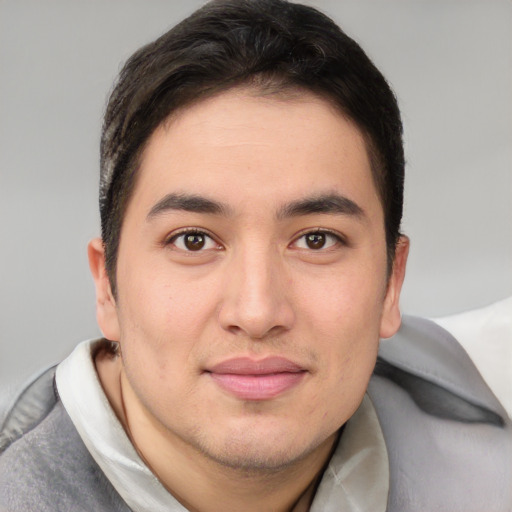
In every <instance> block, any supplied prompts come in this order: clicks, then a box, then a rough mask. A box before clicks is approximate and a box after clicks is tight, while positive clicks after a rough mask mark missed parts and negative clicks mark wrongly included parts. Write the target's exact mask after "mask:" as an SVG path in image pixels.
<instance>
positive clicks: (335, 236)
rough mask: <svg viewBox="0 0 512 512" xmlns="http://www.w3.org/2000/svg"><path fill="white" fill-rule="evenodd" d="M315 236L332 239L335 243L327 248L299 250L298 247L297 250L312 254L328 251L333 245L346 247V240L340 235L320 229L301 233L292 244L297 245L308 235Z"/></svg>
mask: <svg viewBox="0 0 512 512" xmlns="http://www.w3.org/2000/svg"><path fill="white" fill-rule="evenodd" d="M317 234H318V235H324V236H326V237H330V238H333V239H334V241H335V243H334V244H332V245H331V246H329V247H327V248H324V247H320V248H318V249H312V248H311V247H308V248H300V247H299V248H298V249H303V250H310V251H313V252H320V251H322V250H328V249H330V248H331V247H332V246H334V245H338V244H339V245H342V246H347V245H348V243H347V241H346V239H345V238H344V237H343V236H342V235H341V234H339V233H336V232H334V231H330V230H329V229H321V228H317V229H313V230H311V229H310V230H308V231H305V232H303V233H301V234H300V235H299V236H297V237H296V238H295V239H294V241H293V242H292V244H297V243H298V242H299V240H301V239H304V240H305V239H306V237H307V236H308V235H317ZM306 243H307V242H306Z"/></svg>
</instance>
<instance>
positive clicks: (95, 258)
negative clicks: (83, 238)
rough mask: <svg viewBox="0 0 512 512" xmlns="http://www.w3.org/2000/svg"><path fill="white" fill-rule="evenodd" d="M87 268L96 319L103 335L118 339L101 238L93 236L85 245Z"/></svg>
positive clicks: (116, 320) (115, 313)
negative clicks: (89, 270) (94, 299)
mask: <svg viewBox="0 0 512 512" xmlns="http://www.w3.org/2000/svg"><path fill="white" fill-rule="evenodd" d="M87 254H88V256H89V268H90V269H91V273H92V277H93V279H94V285H95V287H96V319H97V321H98V325H99V327H100V329H101V332H102V333H103V336H105V338H107V339H108V340H110V341H119V338H120V336H119V334H120V329H119V319H118V317H117V308H116V302H115V299H114V296H113V294H112V289H111V287H110V280H109V278H108V275H107V270H106V267H105V249H104V247H103V241H102V239H101V238H94V239H93V240H91V241H90V242H89V245H88V246H87Z"/></svg>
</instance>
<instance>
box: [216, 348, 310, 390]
mask: <svg viewBox="0 0 512 512" xmlns="http://www.w3.org/2000/svg"><path fill="white" fill-rule="evenodd" d="M208 373H209V374H210V375H211V378H212V379H213V380H214V381H215V383H217V384H218V385H219V386H220V387H221V388H222V389H224V390H225V391H227V392H229V393H231V394H233V395H234V396H236V397H237V398H240V399H242V400H268V399H271V398H274V397H276V396H278V395H280V394H281V393H284V392H285V391H287V390H289V389H291V388H292V387H294V386H296V385H297V384H299V382H300V381H301V380H302V378H303V377H304V375H305V373H306V370H305V369H304V368H302V367H301V366H299V365H298V364H296V363H294V362H292V361H290V360H288V359H285V358H282V357H268V358H266V359H262V360H260V361H255V360H253V359H250V358H246V357H240V358H235V359H229V360H227V361H223V362H221V363H219V364H217V365H215V366H213V367H212V368H210V369H208Z"/></svg>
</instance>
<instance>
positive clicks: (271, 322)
mask: <svg viewBox="0 0 512 512" xmlns="http://www.w3.org/2000/svg"><path fill="white" fill-rule="evenodd" d="M285 274H286V272H285V268H284V263H283V260H282V257H281V256H280V255H279V253H278V251H277V249H276V248H275V247H272V245H271V244H268V243H266V244H265V243H261V242H258V241H257V240H253V241H252V242H251V243H247V244H245V245H244V247H243V248H240V249H239V250H238V251H234V254H233V255H232V261H231V262H230V268H229V269H228V270H227V276H226V279H227V283H226V288H225V299H224V303H223V306H222V321H223V324H224V327H225V328H228V329H230V330H237V331H243V332H245V334H247V335H248V336H249V337H251V338H263V337H264V336H265V335H266V334H268V333H269V332H270V331H273V332H274V331H276V330H283V329H284V330H286V329H288V328H289V327H290V326H291V323H292V322H293V311H292V308H291V304H290V302H289V300H288V297H287V293H286V285H285V280H286V278H285Z"/></svg>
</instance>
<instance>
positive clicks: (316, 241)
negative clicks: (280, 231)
mask: <svg viewBox="0 0 512 512" xmlns="http://www.w3.org/2000/svg"><path fill="white" fill-rule="evenodd" d="M341 242H342V240H341V237H339V236H337V235H335V234H333V233H329V232H328V231H310V232H309V233H305V234H304V235H302V236H301V237H299V238H297V240H296V241H295V243H294V246H295V247H297V248H298V249H311V250H313V251H319V250H321V249H329V248H330V247H334V246H335V245H337V244H339V243H341Z"/></svg>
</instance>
